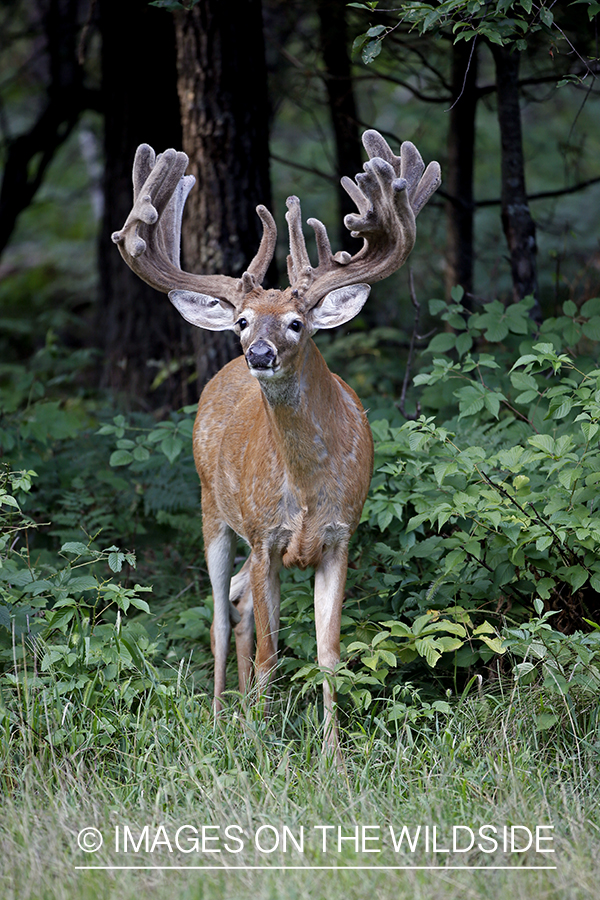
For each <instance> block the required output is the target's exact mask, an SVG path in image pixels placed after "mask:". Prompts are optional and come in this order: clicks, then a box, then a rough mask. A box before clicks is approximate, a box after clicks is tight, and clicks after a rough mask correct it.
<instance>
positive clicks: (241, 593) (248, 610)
mask: <svg viewBox="0 0 600 900" xmlns="http://www.w3.org/2000/svg"><path fill="white" fill-rule="evenodd" d="M251 566H252V554H250V556H249V557H248V559H247V560H246V562H245V563H244V565H243V566H242V568H241V569H240V571H239V572H238V573H237V575H234V576H233V578H232V579H231V588H230V591H229V602H230V604H231V618H232V621H233V623H234V629H233V631H234V634H235V649H236V653H237V664H238V682H239V687H240V693H241V694H244V693H245V692H246V689H247V687H248V682H249V681H250V678H251V675H252V658H253V656H254V604H253V598H252V586H251V584H250V568H251Z"/></svg>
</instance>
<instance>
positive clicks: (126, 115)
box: [96, 0, 193, 408]
mask: <svg viewBox="0 0 600 900" xmlns="http://www.w3.org/2000/svg"><path fill="white" fill-rule="evenodd" d="M98 14H99V27H100V33H101V37H102V92H103V103H104V111H105V129H104V149H105V172H104V197H105V210H104V220H103V223H102V231H101V237H100V247H99V256H100V285H101V287H100V291H101V297H100V303H99V308H98V315H97V321H96V334H97V340H98V342H99V343H100V346H101V348H102V350H103V363H102V373H101V383H102V384H103V385H104V386H107V387H110V388H111V389H113V390H115V391H118V392H123V393H124V394H125V395H126V396H128V398H129V400H130V401H132V402H134V403H135V404H136V405H140V406H142V407H145V408H150V407H156V406H158V405H161V404H165V405H168V406H180V405H182V404H183V403H188V402H191V401H192V399H193V392H190V390H189V386H188V380H189V372H190V366H188V368H187V369H186V368H185V367H183V368H181V366H180V363H181V360H182V359H184V358H185V357H186V356H188V357H190V359H191V358H193V347H192V340H191V336H190V334H189V329H188V328H187V326H186V325H185V323H183V322H182V320H181V317H180V316H179V314H178V313H177V311H176V310H175V309H174V308H173V307H172V305H171V304H170V303H169V300H168V299H167V297H166V296H164V295H161V294H159V293H157V292H156V291H155V290H153V289H152V288H150V287H149V286H148V285H146V284H145V283H144V282H143V281H142V280H141V279H140V278H138V277H137V275H134V273H133V272H131V271H130V269H128V268H127V266H125V265H124V264H123V261H122V259H121V257H120V255H119V253H118V251H117V248H116V247H115V245H114V244H113V243H112V241H111V239H110V236H111V234H112V232H113V231H116V230H117V229H119V228H121V227H122V226H123V223H124V221H125V219H126V217H127V215H128V213H129V211H130V209H131V204H132V187H131V169H132V165H133V157H134V155H135V150H136V147H137V146H138V144H140V143H143V142H145V143H148V144H150V145H151V146H153V147H154V148H155V150H156V151H157V152H160V151H162V150H165V149H166V148H167V147H173V146H174V147H180V146H181V126H180V121H179V101H178V97H177V69H176V54H175V32H174V26H173V18H172V16H171V15H170V14H167V13H165V12H163V11H161V10H158V9H153V8H152V7H151V6H149V5H148V3H147V2H146V0H128V2H127V3H121V4H115V3H114V0H99V6H98ZM153 362H155V363H156V364H157V365H158V364H161V365H163V366H164V367H165V371H167V370H169V369H174V370H175V371H174V372H173V374H171V375H170V376H169V377H167V378H166V379H165V381H164V382H163V383H162V385H161V388H160V390H158V391H152V390H151V386H152V382H153V381H154V379H155V377H156V375H157V374H158V368H157V365H154V366H153V365H152V363H153ZM149 363H150V365H149ZM192 371H193V367H192Z"/></svg>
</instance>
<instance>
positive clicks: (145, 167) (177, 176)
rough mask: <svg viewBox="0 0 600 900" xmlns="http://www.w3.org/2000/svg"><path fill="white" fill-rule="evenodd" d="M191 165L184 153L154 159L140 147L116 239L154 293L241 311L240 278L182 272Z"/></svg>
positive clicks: (148, 150) (147, 149) (144, 146)
mask: <svg viewBox="0 0 600 900" xmlns="http://www.w3.org/2000/svg"><path fill="white" fill-rule="evenodd" d="M187 165H188V157H187V156H186V154H185V153H180V152H179V153H178V152H177V151H176V150H165V152H164V153H161V154H160V155H159V156H158V157H156V158H155V154H154V150H153V149H152V147H149V146H148V144H142V145H140V147H138V150H137V152H136V155H135V160H134V164H133V186H134V203H133V208H132V210H131V212H130V213H129V215H128V217H127V220H126V222H125V224H124V226H123V228H122V229H121V230H120V231H115V232H114V233H113V235H112V240H113V241H114V242H115V244H117V246H118V247H119V251H120V253H121V256H122V257H123V259H124V260H125V262H126V263H127V265H128V266H129V268H130V269H132V270H133V271H134V272H135V273H136V275H139V277H140V278H142V280H143V281H145V282H146V283H147V284H149V285H151V287H153V288H156V290H158V291H162V292H163V293H169V292H170V291H172V290H188V291H193V292H194V293H206V294H209V295H211V296H213V297H217V298H219V299H220V300H225V301H227V302H229V303H231V304H232V305H233V306H237V304H238V303H239V299H240V297H239V293H238V284H239V282H238V279H237V278H231V277H229V276H227V275H194V274H192V273H190V272H185V271H184V270H182V269H181V268H180V265H179V246H180V238H181V217H182V215H183V207H184V204H185V201H186V199H187V195H188V194H189V192H190V190H191V188H192V185H193V184H194V182H195V179H194V177H193V176H191V175H188V176H184V172H185V170H186V168H187ZM259 252H260V251H259Z"/></svg>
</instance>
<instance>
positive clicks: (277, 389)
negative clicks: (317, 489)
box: [261, 340, 344, 486]
mask: <svg viewBox="0 0 600 900" xmlns="http://www.w3.org/2000/svg"><path fill="white" fill-rule="evenodd" d="M261 389H262V395H263V402H264V405H265V410H266V413H267V419H268V421H269V425H270V428H271V433H272V436H273V439H274V441H275V442H276V444H277V447H278V450H279V452H280V454H281V458H282V461H283V463H284V465H285V466H286V468H287V470H288V472H289V473H290V475H291V476H292V477H293V479H294V480H295V482H296V483H298V484H299V485H301V484H303V483H305V484H306V486H309V485H310V484H314V482H315V479H317V480H318V476H319V471H323V469H324V467H326V464H327V461H328V459H329V458H330V457H331V455H332V454H333V453H334V449H335V443H336V440H335V435H336V429H335V421H336V411H338V410H339V407H340V405H341V404H344V398H343V396H342V391H341V389H340V387H339V385H338V383H337V382H336V380H335V379H334V377H333V375H332V374H331V372H330V371H329V369H328V367H327V364H326V362H325V360H324V359H323V357H322V356H321V354H320V352H319V351H318V350H317V347H316V346H315V344H314V343H313V341H312V340H311V341H308V342H307V344H306V347H305V349H304V352H303V356H302V357H301V358H300V359H299V360H298V365H297V366H296V368H295V370H294V371H293V372H291V373H290V375H289V377H287V378H282V379H272V380H271V381H268V382H266V383H265V382H262V383H261Z"/></svg>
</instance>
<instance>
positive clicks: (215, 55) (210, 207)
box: [175, 0, 272, 387]
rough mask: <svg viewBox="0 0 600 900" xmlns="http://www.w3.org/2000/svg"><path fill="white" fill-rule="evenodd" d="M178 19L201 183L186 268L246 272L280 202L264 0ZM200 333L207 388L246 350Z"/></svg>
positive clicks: (194, 168)
mask: <svg viewBox="0 0 600 900" xmlns="http://www.w3.org/2000/svg"><path fill="white" fill-rule="evenodd" d="M175 21H176V31H177V64H178V72H179V81H178V88H179V98H180V103H181V117H182V126H183V149H184V150H185V152H186V153H187V154H188V156H189V157H190V166H189V169H188V171H189V172H190V173H191V174H193V175H195V176H196V182H197V183H196V185H195V186H194V188H193V190H192V192H191V194H190V196H189V199H188V201H187V205H186V214H185V217H184V226H183V254H184V260H185V266H186V268H187V269H188V270H190V271H195V272H202V273H203V274H215V273H222V274H224V275H232V276H241V275H242V273H243V272H244V271H245V269H246V268H247V266H248V264H249V263H250V261H251V260H252V258H253V256H254V254H255V253H256V251H257V249H258V246H259V243H260V238H261V235H262V225H261V223H260V220H259V218H258V216H257V214H256V207H257V205H258V204H259V203H263V204H264V205H265V206H267V207H270V206H271V191H270V180H269V120H268V101H267V73H266V65H265V52H264V44H263V30H262V11H261V3H260V0H240V2H238V3H236V4H235V6H234V7H231V6H230V5H229V4H227V3H223V2H222V0H200V2H199V3H198V4H197V5H196V6H194V7H193V9H192V10H190V11H189V12H180V13H177V14H176V16H175ZM269 275H270V276H271V280H272V273H271V272H270V273H269ZM194 341H195V344H196V354H197V371H198V382H199V386H200V387H202V386H203V385H204V384H205V383H206V381H207V380H208V379H209V378H211V377H212V376H213V375H214V374H215V373H216V372H217V371H218V370H219V369H220V368H221V367H222V366H223V365H224V363H226V362H228V361H229V360H230V359H232V358H233V357H234V356H237V355H238V354H239V345H238V342H237V339H236V338H234V336H233V335H232V334H231V333H230V332H224V333H219V332H206V331H202V330H201V329H194Z"/></svg>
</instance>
